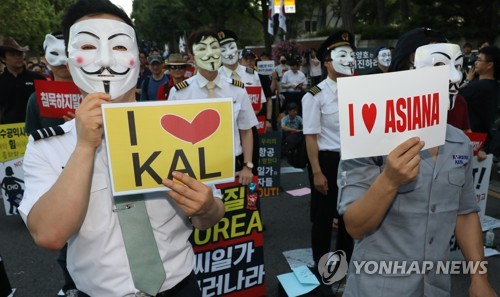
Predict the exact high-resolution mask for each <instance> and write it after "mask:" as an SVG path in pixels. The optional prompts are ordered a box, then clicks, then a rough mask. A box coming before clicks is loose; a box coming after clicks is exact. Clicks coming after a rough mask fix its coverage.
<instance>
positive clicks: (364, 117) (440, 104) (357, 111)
mask: <svg viewBox="0 0 500 297" xmlns="http://www.w3.org/2000/svg"><path fill="white" fill-rule="evenodd" d="M448 72H449V70H448V66H438V67H431V68H422V69H416V70H410V71H401V72H394V73H384V74H375V75H367V76H354V77H346V78H339V79H338V81H337V83H338V94H339V119H340V143H341V152H342V154H341V155H342V159H343V160H346V159H352V158H360V157H370V156H380V155H387V154H389V153H390V152H391V151H392V150H393V149H394V148H395V147H396V146H398V145H399V144H400V143H402V142H404V141H405V140H407V139H409V138H411V137H414V136H418V137H420V139H421V140H422V141H424V142H425V147H424V149H428V148H431V147H435V146H439V145H442V144H444V139H445V133H446V120H447V112H448V102H449V100H448ZM360 86H363V87H360Z"/></svg>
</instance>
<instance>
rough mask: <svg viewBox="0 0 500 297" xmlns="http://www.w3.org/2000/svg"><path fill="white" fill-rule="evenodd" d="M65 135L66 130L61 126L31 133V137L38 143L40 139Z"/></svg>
mask: <svg viewBox="0 0 500 297" xmlns="http://www.w3.org/2000/svg"><path fill="white" fill-rule="evenodd" d="M64 133H65V132H64V129H63V128H62V127H61V126H54V127H48V128H42V129H38V130H36V131H34V132H33V133H31V136H33V139H34V140H35V141H37V140H40V139H44V138H49V137H52V136H56V135H63V134H64Z"/></svg>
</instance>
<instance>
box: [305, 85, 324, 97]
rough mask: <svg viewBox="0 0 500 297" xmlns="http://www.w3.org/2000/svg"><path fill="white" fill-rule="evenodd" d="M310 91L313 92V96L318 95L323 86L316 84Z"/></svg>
mask: <svg viewBox="0 0 500 297" xmlns="http://www.w3.org/2000/svg"><path fill="white" fill-rule="evenodd" d="M307 92H308V93H311V94H312V95H313V96H316V95H317V94H318V93H319V92H321V88H320V87H318V86H314V87H312V88H310V89H309V91H307Z"/></svg>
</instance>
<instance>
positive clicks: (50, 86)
mask: <svg viewBox="0 0 500 297" xmlns="http://www.w3.org/2000/svg"><path fill="white" fill-rule="evenodd" d="M35 91H36V99H37V101H38V108H39V109H40V116H42V117H46V118H62V117H63V116H64V115H67V114H68V112H72V113H74V112H75V110H76V109H77V108H78V106H80V103H81V102H82V100H83V96H82V94H80V90H79V89H78V87H77V86H76V85H75V84H74V83H73V82H68V81H49V80H35Z"/></svg>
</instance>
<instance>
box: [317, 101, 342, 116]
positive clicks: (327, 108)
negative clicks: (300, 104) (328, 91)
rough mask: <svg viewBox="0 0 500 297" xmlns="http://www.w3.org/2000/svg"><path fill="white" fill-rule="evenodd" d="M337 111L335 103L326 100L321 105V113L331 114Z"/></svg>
mask: <svg viewBox="0 0 500 297" xmlns="http://www.w3.org/2000/svg"><path fill="white" fill-rule="evenodd" d="M338 112H339V107H338V105H337V104H333V102H328V103H326V104H324V105H323V106H321V114H323V115H325V116H329V115H333V114H335V113H338Z"/></svg>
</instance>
